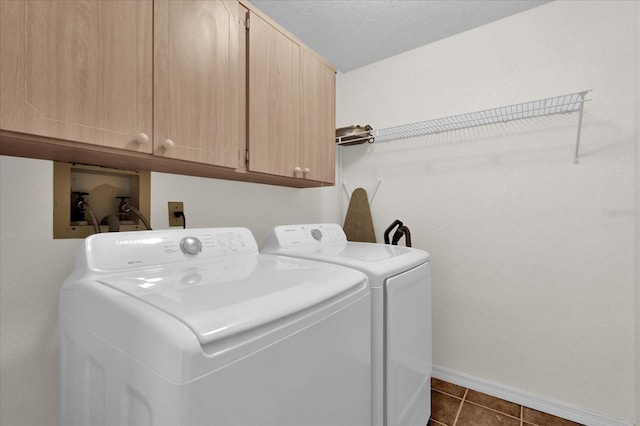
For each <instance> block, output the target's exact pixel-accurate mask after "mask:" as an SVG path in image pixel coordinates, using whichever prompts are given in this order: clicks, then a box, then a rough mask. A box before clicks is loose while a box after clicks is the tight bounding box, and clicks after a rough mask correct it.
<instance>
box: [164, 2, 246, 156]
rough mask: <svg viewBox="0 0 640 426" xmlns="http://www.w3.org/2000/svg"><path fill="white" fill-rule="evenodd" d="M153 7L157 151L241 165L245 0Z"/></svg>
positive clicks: (170, 4) (173, 3)
mask: <svg viewBox="0 0 640 426" xmlns="http://www.w3.org/2000/svg"><path fill="white" fill-rule="evenodd" d="M154 8H155V10H154V19H155V22H154V24H155V25H154V40H155V46H154V49H155V63H154V67H155V68H154V69H155V74H154V79H155V81H154V97H155V99H154V120H155V126H154V130H155V131H154V135H155V138H154V154H156V155H160V156H165V157H171V158H178V159H182V160H188V161H194V162H199V163H206V164H214V165H218V166H225V167H233V168H236V167H237V166H238V149H239V144H238V141H239V140H240V138H241V139H242V140H243V141H244V135H243V133H244V131H245V130H244V129H245V124H244V122H242V123H241V115H240V108H241V105H244V104H241V87H240V85H241V84H244V82H243V81H242V75H241V69H240V63H241V62H240V55H241V54H243V47H241V46H239V44H240V43H239V40H240V25H242V31H244V16H241V18H242V19H241V20H239V15H238V10H239V5H238V2H237V1H235V0H230V1H226V0H222V1H221V0H208V1H185V0H176V1H167V0H156V1H155V2H154ZM243 150H244V147H243Z"/></svg>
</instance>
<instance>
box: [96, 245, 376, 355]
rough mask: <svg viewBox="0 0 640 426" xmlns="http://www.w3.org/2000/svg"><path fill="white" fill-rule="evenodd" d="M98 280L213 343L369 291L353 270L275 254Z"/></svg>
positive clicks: (146, 271) (363, 280)
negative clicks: (182, 324) (334, 300)
mask: <svg viewBox="0 0 640 426" xmlns="http://www.w3.org/2000/svg"><path fill="white" fill-rule="evenodd" d="M98 282H100V283H102V284H104V285H107V286H109V287H111V288H113V289H115V290H118V291H120V292H122V293H124V294H126V295H128V296H131V297H134V298H136V299H138V300H140V301H142V302H144V303H147V304H149V305H152V306H154V307H156V308H158V309H159V310H161V311H163V312H165V313H167V314H169V315H171V316H173V317H175V318H176V319H178V320H179V321H181V322H182V323H184V324H185V325H186V326H187V327H189V328H190V329H191V330H192V331H193V333H194V334H195V335H196V336H197V338H198V340H200V342H201V343H203V344H205V343H210V342H213V341H215V340H219V339H223V338H226V337H229V336H232V335H235V334H238V333H242V332H245V331H248V330H250V329H253V328H255V327H259V326H262V325H265V324H269V323H271V322H274V321H276V320H278V319H281V318H284V317H287V316H290V315H293V314H296V313H299V312H302V311H306V310H310V309H313V308H314V307H316V306H318V305H321V304H323V303H324V302H327V301H330V300H332V299H337V298H341V297H346V296H347V295H351V294H353V293H356V292H358V291H363V292H364V291H368V290H367V289H366V277H365V276H364V275H363V274H361V273H359V272H357V271H355V270H352V269H348V268H343V267H340V266H336V265H330V264H323V263H318V262H312V261H308V260H304V259H294V258H288V257H281V256H273V255H252V256H246V257H239V258H235V259H230V260H228V261H221V262H208V263H199V264H197V265H193V264H191V265H188V266H183V267H178V266H176V267H170V268H154V269H150V270H142V271H139V272H137V273H135V272H129V273H128V274H127V275H118V276H115V275H112V276H109V277H108V278H104V279H99V280H98Z"/></svg>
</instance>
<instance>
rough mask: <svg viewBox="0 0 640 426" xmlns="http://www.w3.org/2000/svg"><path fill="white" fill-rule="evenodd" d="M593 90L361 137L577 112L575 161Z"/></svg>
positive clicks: (351, 138) (393, 135)
mask: <svg viewBox="0 0 640 426" xmlns="http://www.w3.org/2000/svg"><path fill="white" fill-rule="evenodd" d="M590 91H591V90H584V91H582V92H576V93H570V94H568V95H561V96H554V97H552V98H545V99H538V100H535V101H529V102H523V103H519V104H514V105H508V106H503V107H498V108H491V109H485V110H482V111H476V112H469V113H465V114H459V115H452V116H450V117H444V118H436V119H433V120H427V121H420V122H417V123H410V124H403V125H400V126H394V127H389V128H386V129H380V130H371V131H368V132H363V133H362V134H361V140H363V141H368V140H369V139H370V138H371V137H373V138H374V139H375V142H388V141H393V140H397V139H404V138H410V137H415V136H423V135H430V134H434V133H441V132H448V131H452V130H460V129H466V128H469V127H476V126H485V125H488V124H496V123H506V122H508V121H513V120H522V119H525V118H533V117H544V116H547V115H554V114H566V113H571V112H576V111H577V112H578V114H579V117H578V136H577V140H576V151H575V158H574V162H575V163H576V164H577V163H578V162H579V160H578V158H579V157H578V154H579V147H580V129H581V127H582V112H583V106H584V103H585V102H587V101H590V100H591V99H585V96H586V95H587V93H589V92H590ZM354 136H358V135H353V134H352V135H350V136H349V140H348V142H349V143H350V144H353V142H354V141H357V139H354ZM346 142H347V141H344V142H343V141H342V138H340V137H337V138H336V143H337V144H338V145H342V144H344V143H346Z"/></svg>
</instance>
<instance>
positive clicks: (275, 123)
mask: <svg viewBox="0 0 640 426" xmlns="http://www.w3.org/2000/svg"><path fill="white" fill-rule="evenodd" d="M247 37H248V46H249V49H248V50H249V51H248V57H247V61H248V70H249V71H248V72H249V75H248V88H247V92H248V126H249V131H248V138H249V141H248V147H249V163H248V169H249V170H250V171H252V172H261V173H268V174H273V175H280V176H289V177H297V175H300V176H301V172H296V167H298V168H300V167H301V164H298V162H297V159H298V158H299V142H300V119H299V117H300V115H299V114H300V47H299V46H298V44H297V43H295V42H294V41H293V40H291V39H290V38H289V37H287V36H286V35H284V34H283V33H281V32H280V31H278V30H277V29H275V28H274V27H272V26H271V25H269V24H268V23H267V22H266V21H265V20H263V19H262V18H261V17H260V16H258V15H256V14H254V13H253V12H249V32H248V36H247ZM300 170H301V169H300Z"/></svg>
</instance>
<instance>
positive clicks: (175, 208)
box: [169, 201, 184, 226]
mask: <svg viewBox="0 0 640 426" xmlns="http://www.w3.org/2000/svg"><path fill="white" fill-rule="evenodd" d="M174 212H182V213H184V206H183V204H182V201H169V226H182V220H183V219H182V216H177V217H176V215H175V214H174Z"/></svg>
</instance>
